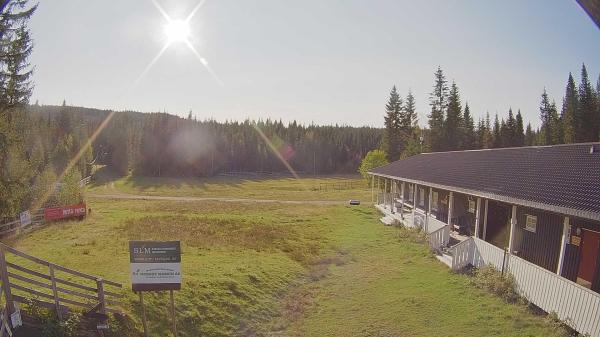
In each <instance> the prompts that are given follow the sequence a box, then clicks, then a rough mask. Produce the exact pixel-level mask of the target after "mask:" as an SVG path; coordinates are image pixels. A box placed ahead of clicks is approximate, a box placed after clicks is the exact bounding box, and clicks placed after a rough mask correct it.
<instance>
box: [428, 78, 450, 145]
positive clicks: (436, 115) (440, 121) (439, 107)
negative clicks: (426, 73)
mask: <svg viewBox="0 0 600 337" xmlns="http://www.w3.org/2000/svg"><path fill="white" fill-rule="evenodd" d="M429 101H430V102H429V105H430V106H431V114H430V115H429V116H428V117H429V143H430V149H431V151H442V150H444V148H445V144H444V121H445V113H446V108H447V106H448V84H447V81H446V77H445V76H444V72H443V71H442V68H441V67H438V69H437V71H436V72H435V84H434V86H433V91H432V92H431V94H430V95H429Z"/></svg>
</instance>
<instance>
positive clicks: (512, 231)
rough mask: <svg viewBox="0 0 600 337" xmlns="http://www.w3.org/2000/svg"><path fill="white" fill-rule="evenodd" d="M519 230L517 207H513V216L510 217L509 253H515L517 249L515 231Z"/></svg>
mask: <svg viewBox="0 0 600 337" xmlns="http://www.w3.org/2000/svg"><path fill="white" fill-rule="evenodd" d="M516 228H517V206H516V205H513V207H512V216H511V217H510V236H509V238H508V252H509V253H510V254H512V253H513V251H514V248H515V243H514V241H515V230H516Z"/></svg>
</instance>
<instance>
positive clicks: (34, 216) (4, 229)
mask: <svg viewBox="0 0 600 337" xmlns="http://www.w3.org/2000/svg"><path fill="white" fill-rule="evenodd" d="M43 224H44V209H43V208H42V209H36V210H34V211H31V223H30V224H23V223H21V220H20V219H19V218H18V217H17V218H15V219H11V220H10V221H8V222H5V223H3V224H0V236H6V235H10V234H14V233H17V232H19V231H21V230H24V229H27V228H30V227H32V226H39V225H43Z"/></svg>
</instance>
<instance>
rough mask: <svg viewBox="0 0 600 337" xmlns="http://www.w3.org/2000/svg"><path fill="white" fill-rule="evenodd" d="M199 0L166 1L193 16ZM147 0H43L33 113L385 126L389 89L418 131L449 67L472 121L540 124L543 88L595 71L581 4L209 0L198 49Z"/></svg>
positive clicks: (595, 39)
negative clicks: (439, 76) (76, 109)
mask: <svg viewBox="0 0 600 337" xmlns="http://www.w3.org/2000/svg"><path fill="white" fill-rule="evenodd" d="M197 1H198V0H177V1H175V0H157V2H158V3H159V4H160V5H162V6H163V7H164V8H165V10H166V11H167V13H168V14H169V15H170V16H171V17H172V18H175V19H176V18H184V17H185V16H186V15H187V13H189V12H190V11H191V10H192V8H193V7H194V6H195V5H196V4H197ZM165 22H166V21H165V19H164V18H163V16H162V15H161V14H160V12H159V11H158V10H157V9H156V7H155V6H154V5H153V3H152V1H151V0H120V1H100V0H95V1H92V0H88V1H81V0H45V1H40V5H39V9H38V11H37V13H36V14H35V16H34V17H33V19H32V22H31V25H30V26H31V30H32V34H33V38H34V40H35V50H34V53H33V56H32V63H33V64H34V65H35V67H36V70H35V91H34V94H33V97H32V102H35V101H36V100H39V102H40V103H41V104H60V103H61V102H62V100H63V99H66V101H67V103H68V104H70V105H81V106H87V107H97V108H111V109H133V110H138V111H144V112H149V111H159V110H160V111H162V110H166V111H167V112H170V113H174V114H179V115H182V116H184V115H187V113H188V111H189V110H190V109H191V110H192V111H193V114H194V115H196V116H197V118H198V119H204V118H214V119H217V120H225V119H236V120H242V119H245V118H253V119H257V118H263V119H264V118H267V117H271V118H275V119H279V118H281V119H283V120H284V121H289V120H293V119H296V120H298V121H302V122H305V123H310V122H315V123H327V124H330V123H339V124H350V125H373V126H381V125H383V118H382V114H383V111H384V105H385V102H386V100H387V98H388V94H389V90H390V89H391V87H392V85H394V84H395V85H396V86H397V87H398V89H399V90H400V92H401V93H402V94H403V95H405V94H406V93H407V91H408V90H409V88H410V89H412V91H413V93H414V95H415V97H416V99H417V107H418V112H419V117H420V120H421V124H425V123H426V115H427V114H428V113H429V105H428V95H429V92H430V91H431V88H432V85H433V73H434V71H435V70H436V68H437V66H438V65H440V66H441V67H442V68H443V70H444V71H445V73H446V76H447V78H448V79H449V80H455V81H456V82H457V84H458V85H459V88H460V89H461V97H462V101H463V104H464V102H465V101H468V102H469V105H470V106H471V111H472V112H473V113H474V114H475V116H476V117H478V116H482V115H483V114H484V113H485V112H486V111H489V112H490V113H491V114H494V113H496V112H498V113H499V114H501V115H505V114H506V112H507V111H508V108H509V107H511V106H512V108H513V109H514V110H516V109H521V111H522V112H523V114H524V117H525V120H526V121H527V120H532V121H533V124H534V125H537V124H538V103H539V97H540V94H541V92H542V90H543V88H544V87H546V88H547V89H548V91H549V93H550V94H551V96H552V97H554V98H555V99H556V100H557V103H558V104H559V105H560V101H561V99H562V96H563V93H564V87H565V84H566V80H567V76H568V73H569V72H570V71H571V72H573V73H574V75H575V76H576V80H577V81H579V71H580V68H581V63H582V62H585V63H586V65H587V66H588V71H589V72H590V75H591V77H592V80H593V82H594V83H595V82H596V80H597V78H598V73H599V72H600V29H598V28H597V27H596V26H595V25H594V23H593V22H592V21H591V19H590V18H589V17H588V16H587V14H586V13H585V12H584V11H583V10H582V9H581V8H580V7H579V5H578V4H577V3H576V2H575V1H574V0H526V1H524V0H509V1H507V0H503V1H499V0H498V1H487V0H486V1H482V0H472V1H458V0H452V1H447V0H439V1H433V0H426V1H424V0H419V1H415V0H411V1H401V0H391V1H383V0H302V1H281V0H245V1H239V0H238V1H234V0H207V1H206V3H205V4H204V6H203V7H202V8H201V9H200V10H199V11H198V12H197V14H196V15H195V16H194V17H193V19H192V20H191V30H192V34H191V35H192V36H191V39H190V40H191V42H192V44H193V46H195V48H196V49H197V50H198V52H199V54H200V55H201V56H202V57H204V58H205V59H206V61H207V62H208V65H209V66H210V67H211V68H212V70H213V71H214V73H215V74H216V76H217V77H218V78H219V79H220V81H222V83H223V85H221V84H219V82H218V81H217V80H215V79H214V78H213V77H212V76H211V75H210V74H209V73H208V72H207V70H206V69H205V68H204V66H203V65H202V63H201V62H200V61H199V60H198V58H197V57H196V56H195V55H194V54H193V53H192V52H191V51H190V50H189V48H188V47H187V46H186V45H184V44H174V45H171V46H170V47H169V49H167V50H166V51H165V53H164V54H163V55H162V56H161V58H160V59H159V60H158V61H157V62H156V63H155V65H154V66H153V67H152V68H151V69H150V70H149V71H148V72H147V73H146V74H145V75H144V76H143V77H142V78H141V79H139V81H138V82H137V83H136V79H138V78H139V76H140V74H141V73H142V72H143V70H144V68H145V67H146V66H147V65H148V63H150V61H151V60H152V59H153V58H154V57H155V56H156V54H157V53H158V52H159V51H160V50H161V48H162V47H163V45H164V44H165V40H166V38H165V34H164V25H165Z"/></svg>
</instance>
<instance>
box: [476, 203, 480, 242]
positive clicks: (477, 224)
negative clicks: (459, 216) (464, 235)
mask: <svg viewBox="0 0 600 337" xmlns="http://www.w3.org/2000/svg"><path fill="white" fill-rule="evenodd" d="M480 217H481V198H477V210H476V211H475V237H476V238H478V237H479V218H480Z"/></svg>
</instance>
